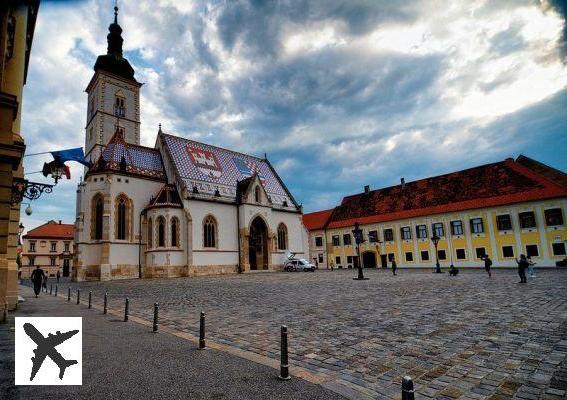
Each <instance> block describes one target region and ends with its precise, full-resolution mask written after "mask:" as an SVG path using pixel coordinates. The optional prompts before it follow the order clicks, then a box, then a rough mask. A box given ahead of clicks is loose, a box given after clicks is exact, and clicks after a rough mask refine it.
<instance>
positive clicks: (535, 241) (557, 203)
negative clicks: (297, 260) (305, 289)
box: [304, 156, 567, 268]
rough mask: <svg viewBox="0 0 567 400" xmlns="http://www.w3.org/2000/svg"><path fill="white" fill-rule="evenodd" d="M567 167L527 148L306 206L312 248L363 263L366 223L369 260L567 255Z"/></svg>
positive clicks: (463, 262) (330, 259) (545, 260)
mask: <svg viewBox="0 0 567 400" xmlns="http://www.w3.org/2000/svg"><path fill="white" fill-rule="evenodd" d="M566 209H567V174H565V173H563V172H561V171H558V170H556V169H554V168H551V167H549V166H547V165H544V164H542V163H540V162H538V161H535V160H532V159H530V158H528V157H525V156H519V157H518V158H517V159H516V160H513V159H511V158H510V159H506V160H504V161H501V162H497V163H492V164H486V165H482V166H479V167H475V168H471V169H467V170H463V171H458V172H453V173H450V174H447V175H441V176H436V177H432V178H426V179H422V180H418V181H414V182H408V183H406V182H404V181H403V179H402V180H401V182H400V184H399V185H396V186H392V187H387V188H383V189H378V190H370V188H369V187H368V186H367V187H365V190H364V192H362V193H359V194H355V195H352V196H347V197H345V198H344V199H343V200H342V202H341V204H340V205H339V206H337V207H335V208H334V209H332V210H329V211H322V212H318V213H311V214H306V215H305V216H304V223H305V226H306V228H307V229H308V230H309V231H310V243H309V244H310V249H311V254H312V256H314V257H318V258H319V255H321V257H320V259H324V260H325V263H323V267H325V266H327V265H328V264H330V263H333V264H334V266H335V267H338V268H352V267H356V266H357V265H358V264H357V263H358V256H357V252H356V244H355V243H354V238H353V234H352V230H353V229H354V224H355V223H359V224H360V227H361V229H362V230H363V238H364V243H363V244H361V245H360V254H361V258H362V262H363V265H364V266H365V267H387V266H391V261H392V260H393V259H395V260H396V263H397V265H398V266H399V267H428V268H433V267H434V266H435V263H436V256H435V246H434V244H433V242H432V240H431V238H432V236H433V234H434V233H436V234H437V236H438V237H439V238H440V239H439V242H438V246H437V255H438V258H439V262H440V263H441V265H442V266H445V267H448V266H449V265H450V264H454V265H455V266H456V267H478V266H481V265H483V261H482V260H481V257H483V256H484V255H485V254H486V255H488V256H490V258H491V259H492V261H493V265H494V266H496V267H499V266H500V267H512V266H516V262H515V258H516V257H518V258H519V256H520V254H526V255H527V256H531V258H532V260H533V261H534V262H536V263H537V264H538V265H540V266H555V265H557V263H558V262H559V264H560V265H561V264H563V261H564V260H565V258H566V246H567V245H566V242H567V232H566V225H565V216H566V214H565V210H566Z"/></svg>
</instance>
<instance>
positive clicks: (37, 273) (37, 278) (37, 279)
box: [30, 265, 45, 298]
mask: <svg viewBox="0 0 567 400" xmlns="http://www.w3.org/2000/svg"><path fill="white" fill-rule="evenodd" d="M30 279H31V281H32V282H33V291H34V293H35V297H36V298H37V296H38V295H39V292H41V285H42V284H43V280H44V279H45V272H43V270H42V269H41V268H39V265H38V266H37V267H35V269H34V270H33V272H32V274H31V277H30Z"/></svg>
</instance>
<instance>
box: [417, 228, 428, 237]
mask: <svg viewBox="0 0 567 400" xmlns="http://www.w3.org/2000/svg"><path fill="white" fill-rule="evenodd" d="M415 233H416V235H417V238H418V239H427V225H417V226H416V227H415Z"/></svg>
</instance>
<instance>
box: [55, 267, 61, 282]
mask: <svg viewBox="0 0 567 400" xmlns="http://www.w3.org/2000/svg"><path fill="white" fill-rule="evenodd" d="M56 277H57V283H59V278H61V272H59V270H57V275H56Z"/></svg>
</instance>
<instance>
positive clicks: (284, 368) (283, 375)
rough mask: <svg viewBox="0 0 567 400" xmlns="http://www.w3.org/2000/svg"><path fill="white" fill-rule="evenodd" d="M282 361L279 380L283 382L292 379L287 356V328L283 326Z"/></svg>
mask: <svg viewBox="0 0 567 400" xmlns="http://www.w3.org/2000/svg"><path fill="white" fill-rule="evenodd" d="M280 345H281V355H280V357H281V359H280V376H279V378H280V379H282V380H288V379H291V377H290V376H289V364H288V361H289V360H288V356H287V326H285V325H282V330H281V343H280Z"/></svg>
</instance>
